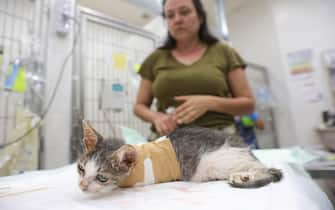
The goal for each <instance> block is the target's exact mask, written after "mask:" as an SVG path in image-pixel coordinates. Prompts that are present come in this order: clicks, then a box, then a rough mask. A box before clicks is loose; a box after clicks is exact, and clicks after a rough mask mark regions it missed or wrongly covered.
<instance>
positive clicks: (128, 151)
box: [112, 144, 137, 172]
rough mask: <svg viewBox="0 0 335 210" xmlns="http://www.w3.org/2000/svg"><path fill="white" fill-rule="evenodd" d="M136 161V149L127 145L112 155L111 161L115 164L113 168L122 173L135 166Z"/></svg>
mask: <svg viewBox="0 0 335 210" xmlns="http://www.w3.org/2000/svg"><path fill="white" fill-rule="evenodd" d="M136 159H137V153H136V149H135V147H133V146H131V145H129V144H125V145H123V146H122V147H120V148H119V149H118V150H117V151H115V152H114V153H113V155H112V161H113V162H114V164H117V165H114V167H118V168H119V170H120V171H124V172H127V171H129V169H131V168H132V167H133V166H134V165H135V162H136Z"/></svg>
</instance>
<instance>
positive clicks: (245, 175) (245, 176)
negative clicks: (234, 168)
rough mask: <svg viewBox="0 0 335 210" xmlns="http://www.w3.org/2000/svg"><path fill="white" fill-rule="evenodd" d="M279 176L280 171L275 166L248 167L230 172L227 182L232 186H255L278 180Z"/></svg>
mask: <svg viewBox="0 0 335 210" xmlns="http://www.w3.org/2000/svg"><path fill="white" fill-rule="evenodd" d="M281 178H282V172H281V171H280V170H278V169H275V168H261V169H250V170H248V171H244V172H236V173H232V174H231V175H230V176H229V178H228V183H229V184H230V185H231V186H233V187H239V188H256V187H262V186H265V185H267V184H269V183H271V182H278V181H279V180H280V179H281Z"/></svg>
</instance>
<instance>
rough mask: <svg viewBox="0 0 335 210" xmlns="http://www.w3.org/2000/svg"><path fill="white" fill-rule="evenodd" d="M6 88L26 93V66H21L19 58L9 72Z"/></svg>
mask: <svg viewBox="0 0 335 210" xmlns="http://www.w3.org/2000/svg"><path fill="white" fill-rule="evenodd" d="M5 89H7V90H11V91H15V92H18V93H24V92H25V91H26V89H27V81H26V73H25V68H24V67H23V66H20V62H19V61H18V60H17V61H15V63H14V64H13V66H12V68H11V70H10V71H9V73H8V76H7V78H6V82H5Z"/></svg>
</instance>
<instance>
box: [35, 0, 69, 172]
mask: <svg viewBox="0 0 335 210" xmlns="http://www.w3.org/2000/svg"><path fill="white" fill-rule="evenodd" d="M56 1H57V0H51V1H50V8H51V10H50V21H49V32H48V46H47V47H48V55H47V62H46V63H47V64H46V69H47V75H46V76H47V83H46V84H47V87H46V101H49V100H50V97H51V94H52V91H53V89H54V87H55V85H56V81H57V78H58V76H59V74H60V72H61V66H62V63H63V62H64V59H65V57H66V56H67V55H68V54H69V52H70V49H71V47H72V42H73V34H72V30H70V34H68V36H66V37H59V36H57V35H56V33H55V26H56V24H55V19H56V13H55V9H54V5H55V2H56ZM74 3H75V0H71V4H72V8H73V9H74ZM73 9H72V14H74V10H73ZM71 74H72V60H71V59H70V60H69V62H68V63H67V65H66V69H65V72H64V75H63V78H62V81H61V85H60V87H59V89H58V91H57V94H56V97H55V99H54V102H53V104H52V106H51V108H50V111H49V112H48V114H47V116H46V118H45V121H44V130H43V136H44V151H43V154H42V158H41V159H42V167H43V168H55V167H59V166H63V165H65V164H68V163H69V161H70V133H71V84H72V83H71V80H72V77H71Z"/></svg>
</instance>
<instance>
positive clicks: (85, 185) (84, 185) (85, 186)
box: [79, 181, 88, 191]
mask: <svg viewBox="0 0 335 210" xmlns="http://www.w3.org/2000/svg"><path fill="white" fill-rule="evenodd" d="M79 187H80V189H81V190H82V191H87V190H88V183H87V182H86V181H81V182H80V184H79Z"/></svg>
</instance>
